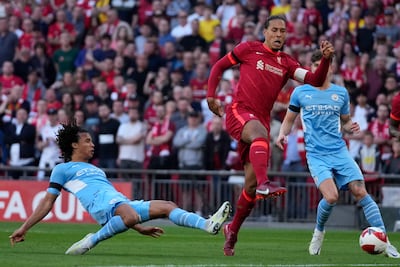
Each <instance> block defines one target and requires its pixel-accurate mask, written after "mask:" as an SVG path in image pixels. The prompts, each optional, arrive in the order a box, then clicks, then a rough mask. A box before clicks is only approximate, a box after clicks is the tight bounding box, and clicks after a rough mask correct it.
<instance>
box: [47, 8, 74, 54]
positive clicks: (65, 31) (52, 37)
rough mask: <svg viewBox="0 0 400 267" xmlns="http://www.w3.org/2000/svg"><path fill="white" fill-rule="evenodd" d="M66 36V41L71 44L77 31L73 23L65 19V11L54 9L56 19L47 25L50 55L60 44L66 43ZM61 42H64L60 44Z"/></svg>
mask: <svg viewBox="0 0 400 267" xmlns="http://www.w3.org/2000/svg"><path fill="white" fill-rule="evenodd" d="M62 35H64V37H62ZM66 36H68V43H69V44H70V45H71V44H73V43H74V42H75V40H76V36H77V32H76V30H75V27H74V25H73V24H71V23H69V22H68V21H67V17H66V15H65V11H64V10H62V9H59V10H57V11H56V20H55V21H54V22H53V23H52V24H51V25H50V26H49V31H48V33H47V43H48V45H49V46H48V49H49V54H50V55H53V53H54V52H55V51H56V50H58V49H60V47H61V46H62V45H64V46H65V45H66V39H67V37H66ZM62 42H64V44H62ZM64 50H65V49H64Z"/></svg>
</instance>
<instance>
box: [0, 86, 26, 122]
mask: <svg viewBox="0 0 400 267" xmlns="http://www.w3.org/2000/svg"><path fill="white" fill-rule="evenodd" d="M22 91H23V88H22V87H21V86H19V85H16V86H14V87H13V88H12V89H11V91H10V93H9V94H8V95H3V97H2V101H4V103H5V104H4V105H3V108H4V110H3V111H1V110H0V114H4V115H3V117H2V118H3V122H15V119H16V115H17V111H18V110H19V109H21V108H23V109H25V110H26V111H27V112H28V114H29V112H30V108H31V104H30V103H29V102H28V101H26V100H24V99H23V98H22Z"/></svg>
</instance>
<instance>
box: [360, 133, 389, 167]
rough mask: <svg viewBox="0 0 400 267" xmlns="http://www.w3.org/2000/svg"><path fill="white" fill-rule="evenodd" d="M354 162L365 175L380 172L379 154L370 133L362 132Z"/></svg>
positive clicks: (372, 135) (380, 161)
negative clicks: (362, 135) (360, 142)
mask: <svg viewBox="0 0 400 267" xmlns="http://www.w3.org/2000/svg"><path fill="white" fill-rule="evenodd" d="M355 160H356V162H357V163H358V165H359V166H360V169H361V171H362V172H363V173H365V174H374V173H377V172H379V171H380V168H381V163H382V160H381V153H380V149H379V148H378V146H377V145H376V142H375V141H374V134H373V133H372V132H371V131H368V130H367V131H365V132H364V138H363V141H362V144H361V146H360V150H359V152H358V154H357V156H356V158H355Z"/></svg>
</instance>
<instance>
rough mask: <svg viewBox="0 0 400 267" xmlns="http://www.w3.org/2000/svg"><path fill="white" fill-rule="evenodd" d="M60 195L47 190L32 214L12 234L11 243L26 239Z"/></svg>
mask: <svg viewBox="0 0 400 267" xmlns="http://www.w3.org/2000/svg"><path fill="white" fill-rule="evenodd" d="M57 196H58V195H55V194H53V193H49V192H47V193H46V195H45V196H44V198H43V199H42V200H41V201H40V202H39V205H38V206H37V208H36V209H35V211H34V212H33V213H32V215H31V216H29V218H28V219H27V220H26V221H25V222H24V223H23V224H22V225H21V227H20V228H18V229H17V230H15V231H14V233H13V234H12V235H11V236H10V242H11V245H12V246H14V244H15V243H18V242H22V241H24V240H25V233H26V232H27V231H28V230H29V229H30V228H32V227H33V226H34V225H35V224H37V223H38V222H40V221H41V220H42V219H43V218H44V217H45V216H46V215H47V214H48V213H49V212H50V210H51V209H52V208H53V205H54V202H55V201H56V199H57Z"/></svg>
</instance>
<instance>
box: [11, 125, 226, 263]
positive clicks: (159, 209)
mask: <svg viewBox="0 0 400 267" xmlns="http://www.w3.org/2000/svg"><path fill="white" fill-rule="evenodd" d="M57 144H58V146H59V147H60V149H61V152H62V157H63V158H64V161H65V162H64V163H60V164H58V165H56V166H55V167H54V169H53V170H52V172H51V175H50V183H49V187H48V188H47V193H46V195H45V196H44V198H43V199H42V200H41V201H40V203H39V205H38V207H37V208H36V209H35V211H34V212H33V213H32V214H31V215H30V216H29V218H28V219H27V220H26V221H25V222H24V223H23V224H22V226H21V227H19V228H18V229H17V230H15V231H14V233H13V234H12V235H11V236H10V242H11V245H14V244H15V243H18V242H21V241H24V240H25V234H26V232H27V231H28V230H29V229H30V228H31V227H33V226H34V225H35V224H37V223H38V222H40V221H41V220H42V219H43V218H44V217H45V216H46V215H47V214H48V213H49V212H50V211H51V209H52V207H53V205H54V202H55V201H56V199H57V197H58V195H59V194H60V192H61V190H62V189H64V190H66V191H68V192H70V193H71V194H73V195H75V196H76V197H77V198H78V200H79V201H80V203H81V204H82V206H83V207H84V208H85V209H86V211H87V212H88V213H89V214H90V215H91V216H92V218H93V219H94V220H95V221H96V222H97V223H98V224H99V225H101V226H102V227H101V228H100V229H99V230H98V231H97V232H96V233H89V234H87V235H86V236H85V237H84V238H83V239H81V240H80V241H78V242H76V243H75V244H73V245H72V246H71V247H70V248H69V249H68V250H67V251H66V252H65V254H69V255H81V254H84V253H86V252H88V251H89V250H90V249H92V248H94V247H95V246H96V245H97V244H98V243H99V242H101V241H103V240H106V239H108V238H110V237H113V236H114V235H116V234H119V233H122V232H125V231H126V230H128V229H130V228H131V229H134V230H136V231H138V232H139V233H141V234H144V235H149V236H152V237H159V236H160V235H161V234H163V232H164V231H163V230H162V229H161V228H159V227H155V226H144V225H141V223H143V222H146V221H149V220H152V219H156V218H169V219H170V220H171V221H172V222H173V223H175V224H177V225H180V226H186V227H192V228H197V229H201V230H204V231H206V232H208V233H210V234H217V233H218V231H219V230H220V228H221V227H222V225H223V223H224V222H225V220H226V219H227V218H228V217H229V214H230V211H231V205H230V204H229V202H224V203H223V204H222V205H221V207H220V208H219V209H218V211H217V212H216V213H215V214H214V215H213V216H211V217H210V218H209V219H205V218H203V217H200V216H199V215H197V214H195V213H191V212H188V211H186V210H183V209H180V208H178V206H177V205H176V204H175V203H173V202H171V201H165V200H150V201H144V200H130V199H129V198H128V197H126V196H124V195H123V194H121V193H120V192H118V191H117V190H116V189H115V188H114V186H113V185H112V184H111V182H110V181H109V180H108V179H107V177H106V175H105V173H104V171H103V170H101V169H100V168H98V167H96V166H94V165H93V164H90V163H89V160H90V159H91V158H92V157H93V152H94V144H93V142H92V137H91V136H90V134H89V132H88V131H86V130H85V129H82V128H80V127H79V126H77V125H76V123H75V122H73V123H70V124H64V125H63V127H62V128H61V129H60V130H59V131H58V133H57Z"/></svg>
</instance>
